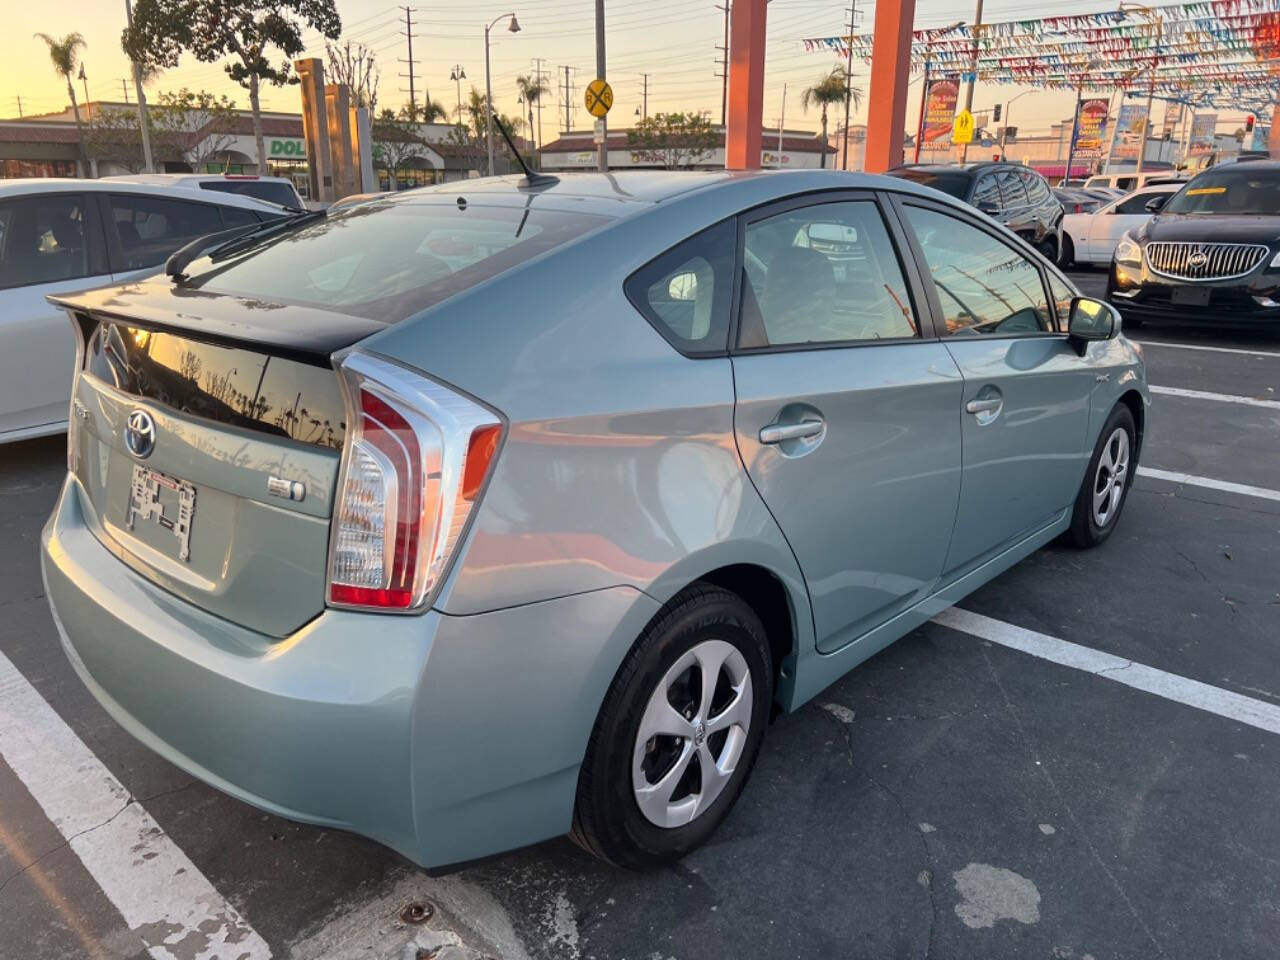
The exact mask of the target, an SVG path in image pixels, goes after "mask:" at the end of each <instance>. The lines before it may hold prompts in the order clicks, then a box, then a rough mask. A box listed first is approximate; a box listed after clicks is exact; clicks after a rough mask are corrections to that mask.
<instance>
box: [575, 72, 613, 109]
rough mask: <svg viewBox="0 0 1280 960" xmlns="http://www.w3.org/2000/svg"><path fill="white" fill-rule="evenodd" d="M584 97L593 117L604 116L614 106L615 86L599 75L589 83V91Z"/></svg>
mask: <svg viewBox="0 0 1280 960" xmlns="http://www.w3.org/2000/svg"><path fill="white" fill-rule="evenodd" d="M582 99H583V100H584V101H585V102H586V104H587V113H589V114H591V115H592V116H593V117H603V116H604V115H605V114H606V113H608V112H609V108H610V107H612V106H613V87H611V86H609V84H608V83H607V82H606V81H604V80H601V79H600V78H599V77H597V78H596V79H595V80H592V81H591V82H590V83H588V84H587V92H586V93H585V94H584V95H583V98H582Z"/></svg>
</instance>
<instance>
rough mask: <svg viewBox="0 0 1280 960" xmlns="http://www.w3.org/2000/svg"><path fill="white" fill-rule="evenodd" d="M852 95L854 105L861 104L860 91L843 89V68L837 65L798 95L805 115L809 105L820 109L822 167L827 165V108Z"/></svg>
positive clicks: (842, 101)
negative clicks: (815, 105)
mask: <svg viewBox="0 0 1280 960" xmlns="http://www.w3.org/2000/svg"><path fill="white" fill-rule="evenodd" d="M850 94H852V100H853V103H854V104H855V105H857V104H859V103H861V102H862V91H861V90H853V91H850V90H849V89H848V88H846V87H845V76H844V67H841V66H839V65H837V66H834V67H832V68H831V72H830V73H828V74H826V75H824V76H823V77H822V78H821V79H819V80H818V82H817V83H815V84H814V85H813V86H812V87H809V88H808V89H806V90H805V91H804V93H802V94H800V106H801V108H802V109H803V110H804V111H805V112H806V113H807V112H808V110H809V104H811V103H816V104H817V105H818V106H820V107H822V166H823V167H825V166H826V165H827V107H829V106H831V105H832V104H837V103H844V101H845V97H848V96H850Z"/></svg>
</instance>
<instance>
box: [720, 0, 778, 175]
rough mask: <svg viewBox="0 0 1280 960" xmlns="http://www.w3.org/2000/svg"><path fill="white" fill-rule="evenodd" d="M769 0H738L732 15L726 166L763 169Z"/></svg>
mask: <svg viewBox="0 0 1280 960" xmlns="http://www.w3.org/2000/svg"><path fill="white" fill-rule="evenodd" d="M766 2H767V0H736V2H735V3H734V4H733V12H732V13H731V14H730V15H729V113H728V123H727V124H726V126H727V128H728V129H727V130H726V131H725V142H724V166H725V169H726V170H759V169H760V131H761V129H762V127H763V125H764V33H765V4H766Z"/></svg>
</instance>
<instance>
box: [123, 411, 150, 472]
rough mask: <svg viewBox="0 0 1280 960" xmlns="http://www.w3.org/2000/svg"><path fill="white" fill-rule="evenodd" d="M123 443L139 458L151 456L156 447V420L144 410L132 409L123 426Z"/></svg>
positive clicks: (143, 458)
mask: <svg viewBox="0 0 1280 960" xmlns="http://www.w3.org/2000/svg"><path fill="white" fill-rule="evenodd" d="M124 445H125V446H126V447H128V448H129V452H130V453H132V454H133V455H134V456H135V457H137V458H138V459H139V460H145V459H146V458H147V457H149V456H151V451H152V450H154V449H155V448H156V422H155V421H154V420H152V419H151V414H149V413H147V411H145V410H134V411H133V412H132V413H130V414H129V419H128V420H127V421H126V422H125V427H124Z"/></svg>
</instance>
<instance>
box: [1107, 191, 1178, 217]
mask: <svg viewBox="0 0 1280 960" xmlns="http://www.w3.org/2000/svg"><path fill="white" fill-rule="evenodd" d="M1159 196H1167V194H1161V192H1160V191H1158V190H1148V191H1146V192H1144V193H1135V194H1134V195H1133V196H1131V197H1126V198H1125V199H1124V200H1121V201H1120V202H1119V203H1117V204H1116V205H1115V209H1114V211H1113V212H1114V213H1124V214H1128V213H1142V214H1149V213H1150V212H1151V211H1150V210H1148V209H1147V201H1148V200H1150V199H1152V198H1153V197H1159Z"/></svg>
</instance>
